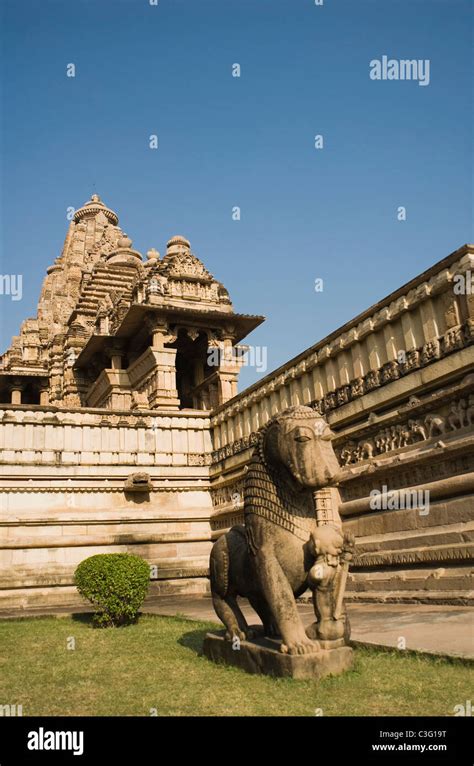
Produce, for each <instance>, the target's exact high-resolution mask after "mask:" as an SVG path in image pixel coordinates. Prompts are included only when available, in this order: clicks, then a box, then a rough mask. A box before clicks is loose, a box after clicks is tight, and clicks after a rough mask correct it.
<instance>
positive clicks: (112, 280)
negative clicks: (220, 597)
mask: <svg viewBox="0 0 474 766" xmlns="http://www.w3.org/2000/svg"><path fill="white" fill-rule="evenodd" d="M204 255H205V254H204ZM47 267H48V264H47V263H45V264H44V268H45V270H46V276H45V279H44V283H43V287H42V290H41V295H40V299H39V303H38V310H37V315H36V317H34V318H31V319H25V321H24V322H23V324H22V326H21V329H20V332H19V334H18V335H17V336H15V337H14V338H13V340H12V343H11V346H10V348H9V349H8V350H7V351H6V352H5V353H4V354H3V355H2V356H1V357H0V479H1V481H0V610H21V609H22V608H23V607H26V606H28V607H33V608H34V607H35V606H37V607H43V606H44V605H45V604H49V605H68V606H69V605H77V604H80V603H81V600H80V597H79V596H78V594H77V591H76V589H75V587H74V585H73V575H74V570H75V568H76V567H77V565H78V564H79V563H80V562H81V561H82V560H83V559H85V558H87V557H88V556H91V555H93V554H95V553H101V552H118V553H119V552H132V553H136V554H137V555H139V556H142V557H143V558H144V559H145V560H146V561H147V562H148V563H149V564H150V579H151V585H150V594H151V596H152V597H153V596H156V595H163V594H164V595H166V594H177V593H186V594H190V593H192V594H196V595H202V594H205V593H208V592H209V579H208V574H209V570H208V565H209V551H210V548H211V545H212V541H213V540H215V539H216V538H217V537H218V536H219V535H220V534H222V533H223V532H224V531H225V530H226V529H228V528H229V527H230V526H231V525H233V524H237V523H240V522H241V521H242V517H243V490H242V487H243V479H244V476H245V472H246V468H247V466H248V464H249V461H250V458H251V456H252V452H253V450H254V445H255V443H256V441H257V434H258V431H259V429H261V428H262V426H264V425H265V424H266V423H267V422H268V421H269V420H270V418H271V417H272V416H273V415H275V414H276V413H279V412H282V411H283V410H285V409H286V408H288V407H290V406H294V405H307V406H310V407H312V408H314V409H315V410H316V411H317V412H319V413H320V414H322V415H323V416H324V418H325V419H326V420H327V422H328V423H329V425H330V427H331V429H332V431H333V432H334V433H335V438H334V448H335V452H336V455H337V457H338V460H339V464H340V467H341V474H340V476H339V490H340V495H341V506H340V508H339V513H340V516H341V518H342V521H343V524H344V526H345V527H346V529H347V530H349V531H351V532H353V533H354V535H355V537H356V549H355V555H354V561H353V565H352V566H351V575H350V578H349V583H348V594H347V598H348V599H352V600H365V601H377V600H384V601H401V602H403V601H407V600H408V601H409V600H411V599H416V600H417V601H421V602H427V603H445V602H447V603H467V602H469V601H470V600H472V597H473V595H472V594H473V592H474V591H473V587H472V565H473V560H474V546H473V540H474V521H473V507H474V506H473V503H474V289H472V287H473V286H472V284H471V282H472V280H471V275H472V274H474V246H473V245H464V246H462V247H460V248H458V249H457V250H455V251H454V252H452V253H451V254H450V255H448V256H447V257H445V258H444V259H443V260H441V261H439V262H438V263H435V264H434V265H433V266H431V267H430V268H429V269H427V270H426V271H425V272H423V273H422V274H420V275H418V276H417V277H415V278H414V279H412V280H411V281H410V282H409V283H407V284H406V285H403V286H402V287H398V288H397V287H396V286H393V285H392V286H391V288H392V289H393V288H396V289H393V292H391V293H390V294H389V295H388V296H387V297H386V298H383V299H382V300H380V301H378V303H376V304H375V305H373V306H371V307H370V308H368V309H367V310H366V311H364V312H362V314H360V315H359V316H357V317H355V319H353V320H351V321H349V322H347V323H346V324H345V325H343V326H342V327H340V328H339V329H337V330H335V331H334V332H333V333H331V334H330V335H329V336H328V337H326V338H324V339H322V340H320V341H318V342H317V343H315V345H313V346H311V347H310V348H309V349H307V350H306V351H304V352H303V353H301V354H299V355H298V356H296V357H295V358H294V359H291V360H290V361H288V362H286V363H285V364H284V365H282V366H281V367H279V368H278V369H277V370H274V371H273V372H271V373H269V374H267V375H266V376H265V377H263V378H261V379H259V380H258V381H257V382H256V383H254V384H253V385H252V386H250V387H249V388H247V389H246V390H244V391H242V392H241V393H238V392H237V380H238V374H239V370H240V369H241V367H242V365H243V364H246V363H247V362H246V353H245V352H246V347H245V346H244V345H241V341H243V339H244V338H246V336H247V335H248V334H249V333H251V331H252V330H253V329H254V328H256V327H257V326H258V325H260V324H261V322H262V321H263V317H261V316H258V315H248V314H239V313H236V312H235V311H234V308H233V305H232V303H231V299H230V297H229V293H228V292H227V290H226V288H225V287H224V286H223V285H222V284H221V283H220V282H218V281H217V279H216V278H215V277H214V276H213V275H212V274H210V273H209V271H208V270H207V269H206V267H205V265H204V263H203V262H202V261H201V260H200V258H198V257H197V256H196V255H195V254H194V253H193V252H192V249H191V245H190V243H189V241H188V240H187V239H185V238H184V237H183V236H174V237H171V239H169V241H168V243H167V245H166V251H165V252H164V254H163V255H162V256H161V255H160V253H159V252H158V251H157V250H156V249H154V248H152V249H150V250H148V252H147V253H146V256H145V257H143V256H142V255H141V254H140V253H139V252H137V251H136V250H135V249H134V248H133V243H132V240H131V239H130V238H129V237H128V236H127V234H125V233H124V231H123V230H122V229H121V228H120V227H119V219H118V216H117V214H116V213H115V212H114V211H113V210H111V209H109V208H108V207H107V206H106V205H105V204H104V202H102V200H101V199H100V198H99V197H98V196H97V195H95V194H94V195H93V196H92V197H91V199H90V200H89V201H88V202H86V203H85V204H84V205H83V206H82V207H81V208H79V209H78V210H76V211H75V214H74V217H73V220H72V221H71V223H70V226H69V230H68V232H67V235H66V240H65V243H64V248H63V251H62V253H61V254H60V255H59V257H58V258H56V260H55V261H54V263H53V264H52V265H50V266H49V268H47ZM462 280H464V284H465V286H466V287H465V289H464V290H462V289H455V285H459V284H460V283H462ZM230 287H231V286H230ZM288 322H289V323H291V322H292V317H291V315H289V316H288ZM294 331H295V338H296V337H297V332H298V327H297V326H295V327H294ZM295 346H299V344H298V343H297V341H296V340H295ZM374 490H375V491H376V499H375V500H374ZM377 492H378V495H377ZM427 499H428V503H426V500H427Z"/></svg>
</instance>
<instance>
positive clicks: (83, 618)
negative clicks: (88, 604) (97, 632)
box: [71, 612, 94, 625]
mask: <svg viewBox="0 0 474 766" xmlns="http://www.w3.org/2000/svg"><path fill="white" fill-rule="evenodd" d="M71 618H72V620H73V622H82V623H83V624H84V625H92V624H93V620H94V612H75V613H74V614H72V615H71Z"/></svg>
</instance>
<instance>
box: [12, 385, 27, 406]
mask: <svg viewBox="0 0 474 766" xmlns="http://www.w3.org/2000/svg"><path fill="white" fill-rule="evenodd" d="M24 390H25V385H24V383H22V382H21V380H14V381H13V382H12V384H11V385H10V395H11V399H10V401H11V403H12V404H21V394H22V392H23V391H24Z"/></svg>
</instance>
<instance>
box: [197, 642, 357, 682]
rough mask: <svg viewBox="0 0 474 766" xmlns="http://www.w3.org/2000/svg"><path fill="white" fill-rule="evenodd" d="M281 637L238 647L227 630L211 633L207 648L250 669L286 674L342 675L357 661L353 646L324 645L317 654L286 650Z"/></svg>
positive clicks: (299, 676) (213, 655)
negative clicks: (326, 647) (335, 647)
mask: <svg viewBox="0 0 474 766" xmlns="http://www.w3.org/2000/svg"><path fill="white" fill-rule="evenodd" d="M280 643H281V641H280V640H277V639H270V638H265V637H259V638H256V639H253V640H251V641H241V642H240V648H239V649H234V648H233V645H232V642H231V641H226V639H225V638H224V631H219V632H217V631H216V632H215V633H208V634H207V635H206V637H205V639H204V645H203V651H204V654H205V656H206V657H207V658H208V659H210V660H212V661H213V662H222V663H223V664H226V665H234V666H235V667H237V668H241V669H242V670H245V671H246V672H247V673H258V674H263V675H267V676H278V677H283V678H297V679H313V680H316V681H317V680H319V679H320V678H324V677H325V676H330V675H334V676H335V675H339V674H340V673H343V672H344V671H345V670H350V668H352V665H353V661H354V659H353V651H352V649H351V648H350V647H349V646H340V647H338V648H337V649H321V650H320V651H319V652H315V653H314V654H296V655H295V654H293V655H292V654H283V653H282V652H280Z"/></svg>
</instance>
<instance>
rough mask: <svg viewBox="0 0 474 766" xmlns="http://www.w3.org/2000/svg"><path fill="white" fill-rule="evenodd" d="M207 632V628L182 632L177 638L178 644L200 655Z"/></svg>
mask: <svg viewBox="0 0 474 766" xmlns="http://www.w3.org/2000/svg"><path fill="white" fill-rule="evenodd" d="M207 633H209V631H208V630H190V631H189V632H188V633H183V635H182V636H181V638H179V639H178V644H180V645H181V646H185V647H186V649H191V650H192V651H193V652H194V653H195V654H197V655H198V657H202V645H203V642H204V638H205V636H206V634H207Z"/></svg>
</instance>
